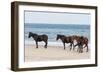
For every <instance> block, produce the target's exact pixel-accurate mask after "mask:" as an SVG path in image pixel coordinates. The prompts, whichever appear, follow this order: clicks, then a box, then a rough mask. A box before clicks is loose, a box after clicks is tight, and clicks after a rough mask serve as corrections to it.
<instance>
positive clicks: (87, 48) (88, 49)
mask: <svg viewBox="0 0 100 73" xmlns="http://www.w3.org/2000/svg"><path fill="white" fill-rule="evenodd" d="M86 46H87V51H86V52H88V51H89V49H88V44H86Z"/></svg>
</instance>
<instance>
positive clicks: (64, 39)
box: [56, 34, 73, 50]
mask: <svg viewBox="0 0 100 73" xmlns="http://www.w3.org/2000/svg"><path fill="white" fill-rule="evenodd" d="M59 39H60V40H61V41H62V42H63V45H64V50H65V43H70V50H71V48H72V45H73V39H72V37H71V36H68V37H67V36H65V35H60V34H58V35H57V38H56V40H59Z"/></svg>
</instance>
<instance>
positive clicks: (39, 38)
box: [28, 32, 48, 48]
mask: <svg viewBox="0 0 100 73" xmlns="http://www.w3.org/2000/svg"><path fill="white" fill-rule="evenodd" d="M30 37H32V38H33V39H34V40H35V42H36V48H38V42H41V41H43V42H45V46H44V47H45V48H47V44H48V36H47V35H45V34H43V35H38V34H36V33H32V32H29V36H28V38H30Z"/></svg>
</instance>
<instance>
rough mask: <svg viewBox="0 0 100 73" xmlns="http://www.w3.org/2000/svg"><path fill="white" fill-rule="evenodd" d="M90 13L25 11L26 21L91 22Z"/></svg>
mask: <svg viewBox="0 0 100 73" xmlns="http://www.w3.org/2000/svg"><path fill="white" fill-rule="evenodd" d="M90 16H91V15H90V14H84V13H67V12H66V13H61V12H60V13H58V12H43V11H42V12H39V11H24V18H25V23H45V24H46V23H48V24H80V25H81V24H85V25H89V24H90Z"/></svg>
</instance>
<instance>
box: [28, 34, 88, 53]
mask: <svg viewBox="0 0 100 73" xmlns="http://www.w3.org/2000/svg"><path fill="white" fill-rule="evenodd" d="M30 37H32V38H33V39H34V40H35V42H36V48H38V42H41V41H43V42H45V45H44V47H45V48H47V44H48V36H47V35H45V34H43V35H38V34H36V33H32V32H29V35H28V38H30ZM59 39H60V40H61V41H62V43H63V46H64V50H65V43H69V44H70V50H72V48H73V50H74V48H75V47H76V46H78V49H77V51H78V52H79V53H82V52H83V48H85V47H86V48H87V50H86V51H87V52H88V38H87V37H84V36H77V35H72V36H65V35H61V34H57V38H56V40H59ZM74 41H76V42H77V43H76V44H74Z"/></svg>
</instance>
